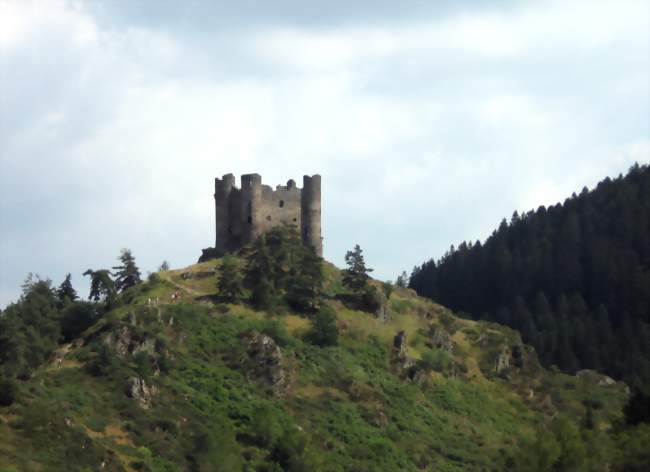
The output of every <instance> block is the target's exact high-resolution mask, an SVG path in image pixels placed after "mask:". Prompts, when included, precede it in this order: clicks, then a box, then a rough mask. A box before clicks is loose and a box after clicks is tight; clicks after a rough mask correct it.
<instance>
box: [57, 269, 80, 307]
mask: <svg viewBox="0 0 650 472" xmlns="http://www.w3.org/2000/svg"><path fill="white" fill-rule="evenodd" d="M71 278H72V276H71V275H70V274H68V275H66V276H65V280H64V281H63V282H61V285H59V288H58V289H57V291H56V295H57V296H58V297H59V300H60V301H61V302H62V303H66V302H73V301H75V300H76V299H78V298H79V296H78V295H77V291H76V290H75V289H74V287H73V286H72V281H71Z"/></svg>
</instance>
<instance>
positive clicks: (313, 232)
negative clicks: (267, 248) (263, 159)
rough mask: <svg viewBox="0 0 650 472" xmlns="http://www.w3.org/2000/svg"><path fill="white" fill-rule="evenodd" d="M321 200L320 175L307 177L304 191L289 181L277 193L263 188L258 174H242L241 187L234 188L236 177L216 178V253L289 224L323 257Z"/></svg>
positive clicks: (238, 246) (247, 242)
mask: <svg viewBox="0 0 650 472" xmlns="http://www.w3.org/2000/svg"><path fill="white" fill-rule="evenodd" d="M320 197H321V177H320V175H312V176H311V177H310V176H308V175H305V176H304V177H303V188H302V189H300V188H298V187H296V183H295V182H294V181H293V180H289V181H288V182H287V185H284V186H283V185H278V186H277V187H276V188H275V190H274V189H272V188H271V187H269V186H268V185H262V177H261V176H260V175H259V174H245V175H242V176H241V188H237V187H236V186H235V176H234V175H233V174H226V175H224V176H223V177H222V178H221V179H219V178H216V179H214V203H215V205H214V211H215V229H216V239H215V250H216V252H217V253H218V254H224V253H226V252H233V251H237V250H238V249H241V248H242V247H243V246H245V245H247V244H249V243H251V242H253V241H254V240H255V239H256V238H257V237H258V236H259V235H260V234H262V233H263V232H264V231H266V230H268V229H270V228H272V227H273V226H275V225H278V224H282V223H287V224H289V225H294V226H295V227H296V229H297V230H298V231H300V234H301V237H302V241H303V243H304V244H306V245H309V246H311V247H313V248H314V250H315V251H316V254H318V255H319V256H321V257H322V255H323V238H322V237H321V222H320V208H321V204H320Z"/></svg>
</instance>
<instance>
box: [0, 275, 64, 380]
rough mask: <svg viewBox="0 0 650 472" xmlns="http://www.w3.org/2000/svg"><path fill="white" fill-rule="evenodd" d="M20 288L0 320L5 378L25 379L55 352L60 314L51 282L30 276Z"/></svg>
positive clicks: (1, 363)
mask: <svg viewBox="0 0 650 472" xmlns="http://www.w3.org/2000/svg"><path fill="white" fill-rule="evenodd" d="M22 287H23V293H22V295H21V297H20V300H19V301H18V302H16V303H12V304H10V305H9V306H8V307H7V308H6V309H5V310H4V311H3V312H2V316H1V317H0V365H1V367H2V370H3V371H4V372H5V374H6V375H7V376H8V377H20V378H27V377H28V376H29V373H30V372H31V371H32V370H33V369H35V368H36V367H38V366H39V365H41V364H42V363H43V362H44V361H45V360H46V359H47V358H48V357H49V356H50V354H51V353H52V351H53V350H54V349H55V348H56V346H57V344H58V341H59V337H60V333H61V332H60V328H59V316H60V312H59V299H58V297H57V296H56V292H55V291H54V290H53V289H52V282H51V281H50V280H42V279H40V278H39V277H38V276H33V275H31V274H30V276H28V278H27V280H26V281H25V283H24V284H23V286H22Z"/></svg>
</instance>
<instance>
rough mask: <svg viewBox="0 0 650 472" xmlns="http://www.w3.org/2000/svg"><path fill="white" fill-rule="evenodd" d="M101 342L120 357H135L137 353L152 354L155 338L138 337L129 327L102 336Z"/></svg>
mask: <svg viewBox="0 0 650 472" xmlns="http://www.w3.org/2000/svg"><path fill="white" fill-rule="evenodd" d="M103 341H104V343H105V344H106V345H107V346H108V347H110V348H111V349H113V350H114V351H115V352H116V353H117V355H118V356H121V357H125V356H127V355H136V354H138V353H139V352H146V353H148V354H154V352H155V351H156V340H155V338H153V337H150V336H146V335H144V336H143V335H140V334H138V333H137V332H136V331H135V330H134V329H133V328H131V327H129V326H122V327H121V328H119V329H117V330H115V331H111V332H110V333H108V334H106V335H105V336H104V338H103Z"/></svg>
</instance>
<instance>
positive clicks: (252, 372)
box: [246, 331, 292, 396]
mask: <svg viewBox="0 0 650 472" xmlns="http://www.w3.org/2000/svg"><path fill="white" fill-rule="evenodd" d="M247 338H248V346H247V349H246V351H247V354H248V358H249V369H248V377H249V379H251V380H255V381H257V382H260V383H262V384H264V385H266V386H268V387H269V388H270V389H271V391H272V392H273V395H275V396H283V395H284V394H285V393H287V391H288V390H289V387H290V386H291V381H292V375H291V369H290V368H289V367H288V365H287V362H286V360H285V359H284V357H283V356H282V351H280V347H279V346H278V345H277V344H276V342H275V341H274V340H273V338H272V337H270V336H267V335H266V334H261V333H258V332H255V331H254V332H252V333H249V334H248V335H247Z"/></svg>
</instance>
